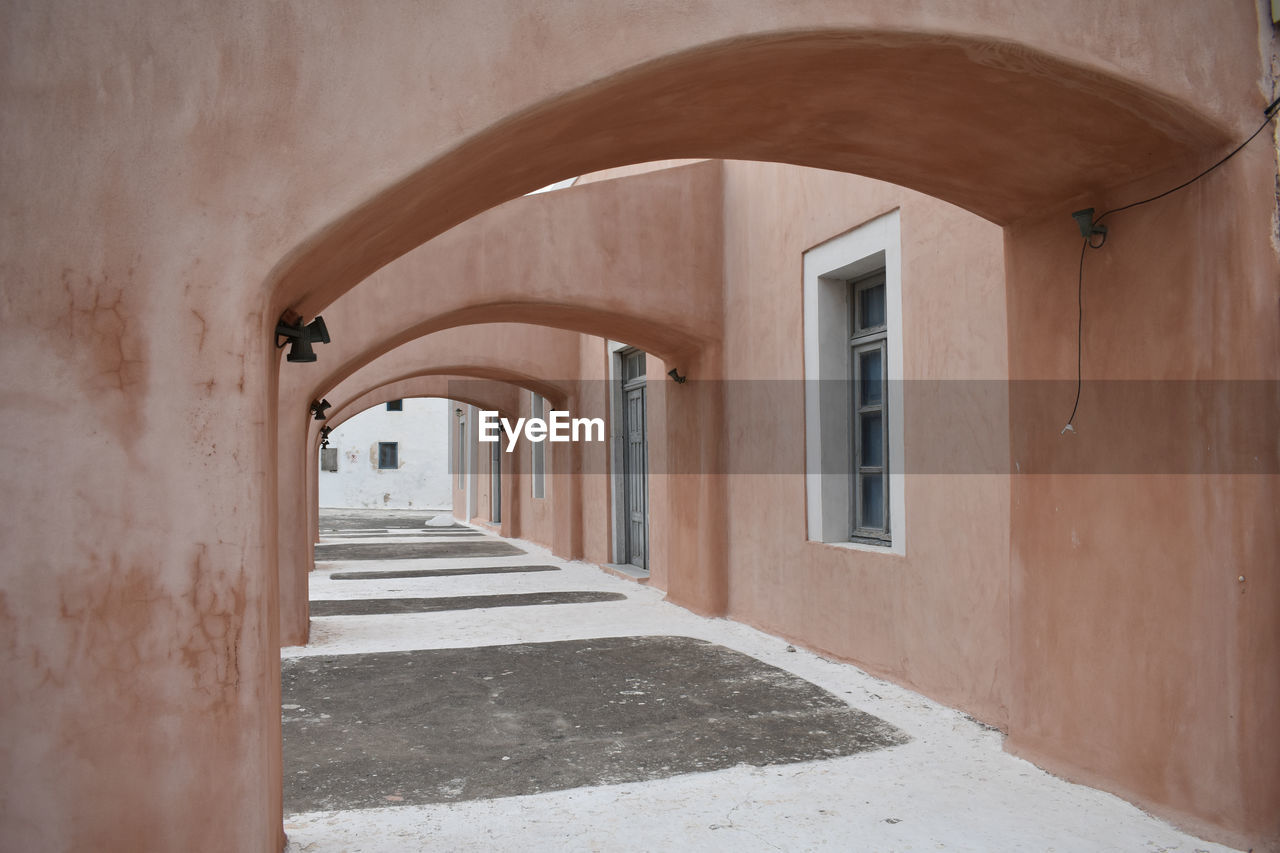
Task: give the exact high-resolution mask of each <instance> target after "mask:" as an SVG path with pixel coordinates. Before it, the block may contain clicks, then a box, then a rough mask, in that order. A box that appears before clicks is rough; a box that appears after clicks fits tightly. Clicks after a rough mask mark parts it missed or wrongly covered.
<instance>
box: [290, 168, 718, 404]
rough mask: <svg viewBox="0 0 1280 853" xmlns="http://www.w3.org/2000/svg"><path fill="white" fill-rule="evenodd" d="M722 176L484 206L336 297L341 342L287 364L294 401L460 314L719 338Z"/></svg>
mask: <svg viewBox="0 0 1280 853" xmlns="http://www.w3.org/2000/svg"><path fill="white" fill-rule="evenodd" d="M721 183H722V171H721V164H720V163H718V162H705V163H697V164H693V165H691V166H686V167H683V168H679V169H674V170H664V171H661V172H652V173H649V174H644V175H636V176H633V177H627V178H622V179H617V180H611V181H604V182H600V183H595V184H590V185H587V186H583V187H575V188H573V189H571V190H566V191H561V192H554V193H542V194H538V195H533V196H527V197H523V198H518V199H513V200H512V201H510V202H508V203H507V204H504V205H501V206H499V207H497V208H494V209H492V210H489V211H486V212H484V213H483V214H481V215H479V216H477V217H475V218H474V219H471V220H469V221H467V222H465V223H463V224H461V225H459V226H458V227H456V228H454V229H452V230H451V231H449V232H448V233H446V234H442V235H440V236H439V237H438V238H437V239H435V240H432V241H430V242H428V243H426V244H425V245H423V246H420V247H418V248H417V249H416V250H414V251H412V252H410V253H409V254H407V255H405V256H404V257H402V258H400V259H399V260H397V261H396V262H395V263H394V264H392V265H390V266H388V267H386V268H384V269H382V270H380V271H378V272H377V273H375V274H374V275H373V276H372V277H371V278H370V279H369V280H368V281H366V282H364V283H363V284H362V285H361V287H360V288H359V289H358V290H356V291H353V292H351V293H349V294H346V295H344V296H343V297H342V298H340V299H338V300H337V301H335V302H334V303H333V304H332V305H329V306H328V307H327V308H325V313H324V316H325V320H326V322H327V323H328V326H329V329H330V332H331V333H332V336H333V341H332V343H330V344H327V345H325V346H323V347H320V348H318V350H317V352H318V355H319V360H318V361H317V362H316V363H315V364H310V365H299V364H289V365H286V366H285V367H284V369H282V371H281V374H280V396H281V400H282V405H283V406H285V407H286V408H287V407H289V406H291V405H296V403H297V402H298V401H301V402H304V403H305V402H306V401H307V400H310V399H313V398H314V397H317V396H322V395H324V394H326V393H328V392H329V390H330V388H331V387H333V386H334V385H336V384H338V383H339V382H341V381H342V380H343V379H344V378H345V377H347V376H349V375H350V374H351V373H353V372H355V371H357V370H359V369H360V368H361V367H362V366H363V365H365V364H367V363H369V362H370V361H372V360H373V359H376V358H378V357H380V356H383V355H384V354H386V353H390V352H391V351H393V350H395V349H397V348H399V347H401V346H403V345H405V344H406V343H407V342H409V341H412V340H415V339H420V338H423V337H424V336H427V335H431V334H432V333H437V332H441V331H443V330H446V329H449V328H452V327H455V326H463V325H472V324H476V323H495V322H508V323H525V324H538V325H544V326H549V327H553V328H559V329H566V330H571V331H574V332H583V333H586V334H593V335H599V336H601V337H608V338H613V339H615V340H623V339H625V340H627V341H628V343H632V344H634V345H635V346H638V347H640V348H642V349H644V350H646V351H647V352H651V353H654V354H655V355H657V356H658V357H660V358H663V359H672V360H675V359H680V358H683V357H685V356H688V355H689V354H691V353H693V352H695V351H696V350H697V349H698V348H699V347H701V346H705V345H707V344H709V343H714V342H716V341H718V340H719V338H720V336H721V328H720V317H721V310H720V304H719V303H720V288H721V277H722V272H721V266H722V252H721V246H722V235H721V228H720V218H721V213H720V212H721V204H722V196H721ZM659 247H660V250H659Z"/></svg>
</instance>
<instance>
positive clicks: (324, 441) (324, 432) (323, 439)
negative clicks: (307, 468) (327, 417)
mask: <svg viewBox="0 0 1280 853" xmlns="http://www.w3.org/2000/svg"><path fill="white" fill-rule="evenodd" d="M331 432H333V427H331V426H325V427H320V446H321V447H328V446H329V433H331Z"/></svg>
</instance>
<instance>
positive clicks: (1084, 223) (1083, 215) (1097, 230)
mask: <svg viewBox="0 0 1280 853" xmlns="http://www.w3.org/2000/svg"><path fill="white" fill-rule="evenodd" d="M1071 218H1072V219H1074V220H1075V221H1076V227H1077V228H1079V229H1080V236H1081V237H1083V238H1085V239H1086V240H1088V239H1089V238H1090V237H1092V236H1093V235H1094V234H1106V233H1107V226H1105V225H1102V224H1100V223H1097V222H1094V221H1093V208H1092V207H1086V208H1085V209H1084V210H1077V211H1076V212H1075V213H1073V214H1071Z"/></svg>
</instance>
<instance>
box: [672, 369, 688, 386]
mask: <svg viewBox="0 0 1280 853" xmlns="http://www.w3.org/2000/svg"><path fill="white" fill-rule="evenodd" d="M667 375H668V376H670V377H671V378H672V379H673V380H675V382H676V384H678V385H683V384H684V383H685V381H686V380H687V379H688V378H689V377H688V376H681V375H680V371H679V370H678V369H677V368H674V367H673V368H671V369H670V370H668V371H667Z"/></svg>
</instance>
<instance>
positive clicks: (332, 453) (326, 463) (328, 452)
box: [320, 447, 338, 471]
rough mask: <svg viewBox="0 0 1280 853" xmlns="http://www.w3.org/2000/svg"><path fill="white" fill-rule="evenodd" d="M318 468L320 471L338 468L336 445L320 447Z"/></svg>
mask: <svg viewBox="0 0 1280 853" xmlns="http://www.w3.org/2000/svg"><path fill="white" fill-rule="evenodd" d="M320 470H321V471H337V470H338V448H336V447H322V448H320Z"/></svg>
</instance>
